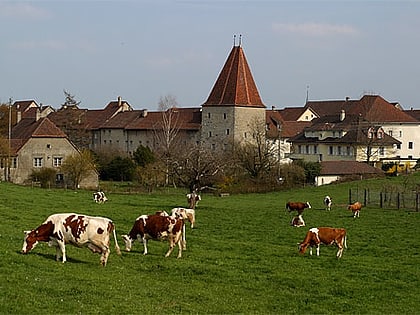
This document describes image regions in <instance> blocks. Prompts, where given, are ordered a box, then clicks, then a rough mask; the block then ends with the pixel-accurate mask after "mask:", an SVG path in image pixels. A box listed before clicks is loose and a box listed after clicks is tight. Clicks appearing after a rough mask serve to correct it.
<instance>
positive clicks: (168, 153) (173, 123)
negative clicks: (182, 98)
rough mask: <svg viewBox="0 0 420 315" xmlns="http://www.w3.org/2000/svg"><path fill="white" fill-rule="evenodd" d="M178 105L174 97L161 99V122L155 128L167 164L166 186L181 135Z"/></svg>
mask: <svg viewBox="0 0 420 315" xmlns="http://www.w3.org/2000/svg"><path fill="white" fill-rule="evenodd" d="M177 106H178V103H177V101H176V98H175V97H174V96H172V95H166V96H164V97H161V98H160V101H159V104H158V109H159V111H161V113H162V115H161V120H160V121H158V122H157V123H156V124H155V126H154V135H155V138H156V142H157V143H158V145H159V149H158V152H159V153H160V157H161V159H163V160H164V161H165V164H166V181H165V182H166V185H168V184H169V163H170V160H171V157H172V154H173V152H174V151H176V150H175V147H176V140H177V136H178V133H179V124H178V119H179V115H178V110H177Z"/></svg>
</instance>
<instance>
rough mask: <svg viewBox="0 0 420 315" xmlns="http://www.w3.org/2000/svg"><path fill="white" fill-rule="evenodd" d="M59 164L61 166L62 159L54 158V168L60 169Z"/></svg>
mask: <svg viewBox="0 0 420 315" xmlns="http://www.w3.org/2000/svg"><path fill="white" fill-rule="evenodd" d="M61 164H63V158H62V157H54V161H53V165H54V167H60V166H61Z"/></svg>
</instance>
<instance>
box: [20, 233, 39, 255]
mask: <svg viewBox="0 0 420 315" xmlns="http://www.w3.org/2000/svg"><path fill="white" fill-rule="evenodd" d="M24 233H25V238H24V240H23V246H22V254H26V253H28V252H30V251H31V250H32V249H34V248H35V246H36V245H37V244H38V238H37V234H38V230H32V231H24Z"/></svg>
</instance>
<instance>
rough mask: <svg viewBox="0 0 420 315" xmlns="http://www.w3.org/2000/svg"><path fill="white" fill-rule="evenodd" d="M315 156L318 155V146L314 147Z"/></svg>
mask: <svg viewBox="0 0 420 315" xmlns="http://www.w3.org/2000/svg"><path fill="white" fill-rule="evenodd" d="M314 154H318V146H317V145H316V144H315V145H314Z"/></svg>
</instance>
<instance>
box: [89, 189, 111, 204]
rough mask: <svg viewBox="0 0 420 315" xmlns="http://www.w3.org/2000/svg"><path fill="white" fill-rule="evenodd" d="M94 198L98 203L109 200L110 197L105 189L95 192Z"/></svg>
mask: <svg viewBox="0 0 420 315" xmlns="http://www.w3.org/2000/svg"><path fill="white" fill-rule="evenodd" d="M93 200H94V201H95V202H96V203H105V201H107V200H108V198H107V197H106V196H105V193H104V192H103V191H97V192H94V193H93Z"/></svg>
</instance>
